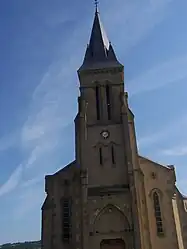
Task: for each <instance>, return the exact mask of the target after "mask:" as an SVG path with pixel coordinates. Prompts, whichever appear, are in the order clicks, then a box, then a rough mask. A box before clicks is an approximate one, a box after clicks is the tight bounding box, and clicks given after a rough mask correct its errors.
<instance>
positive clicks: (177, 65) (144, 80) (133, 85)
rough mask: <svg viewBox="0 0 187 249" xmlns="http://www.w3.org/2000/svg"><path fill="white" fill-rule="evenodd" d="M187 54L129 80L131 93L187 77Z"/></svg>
mask: <svg viewBox="0 0 187 249" xmlns="http://www.w3.org/2000/svg"><path fill="white" fill-rule="evenodd" d="M186 68H187V55H183V56H181V57H179V58H174V59H172V60H169V61H166V62H164V63H162V64H159V65H157V66H156V67H155V68H151V69H150V70H148V71H147V72H144V73H143V74H142V75H140V76H138V77H137V78H135V79H133V80H131V81H129V82H127V84H128V88H129V93H130V95H131V96H132V95H135V94H139V93H141V92H146V91H152V90H155V89H158V88H161V87H163V86H165V85H167V84H172V83H175V82H176V81H179V80H182V79H185V78H187V70H186Z"/></svg>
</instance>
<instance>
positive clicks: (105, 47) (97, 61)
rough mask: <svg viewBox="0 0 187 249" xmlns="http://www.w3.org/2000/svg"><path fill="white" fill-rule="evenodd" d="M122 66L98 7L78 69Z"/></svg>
mask: <svg viewBox="0 0 187 249" xmlns="http://www.w3.org/2000/svg"><path fill="white" fill-rule="evenodd" d="M116 66H118V67H119V66H122V65H121V64H120V63H119V62H118V60H117V58H116V55H115V52H114V49H113V47H112V45H111V43H110V42H109V40H108V37H107V35H106V33H105V30H104V28H103V25H102V23H101V20H100V16H99V12H98V9H97V8H96V11H95V18H94V22H93V27H92V32H91V36H90V41H89V44H88V46H87V49H86V53H85V57H84V61H83V64H82V66H81V67H80V69H79V71H81V70H86V69H99V68H106V67H116Z"/></svg>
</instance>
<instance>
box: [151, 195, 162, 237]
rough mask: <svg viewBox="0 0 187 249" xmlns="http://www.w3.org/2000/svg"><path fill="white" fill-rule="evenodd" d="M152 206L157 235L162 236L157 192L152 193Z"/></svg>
mask: <svg viewBox="0 0 187 249" xmlns="http://www.w3.org/2000/svg"><path fill="white" fill-rule="evenodd" d="M153 204H154V212H155V220H156V229H157V234H158V235H160V234H163V232H164V231H163V222H162V214H161V208H160V199H159V195H158V194H157V192H154V193H153Z"/></svg>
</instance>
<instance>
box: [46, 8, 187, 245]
mask: <svg viewBox="0 0 187 249" xmlns="http://www.w3.org/2000/svg"><path fill="white" fill-rule="evenodd" d="M78 76H79V81H80V97H78V113H77V116H76V117H75V144H76V146H75V147H76V153H75V154H76V156H75V160H74V161H73V162H71V163H70V164H68V165H67V166H65V167H64V168H62V169H61V170H60V171H58V172H56V173H54V174H53V175H47V176H46V178H45V191H46V194H47V195H46V199H45V201H44V204H43V206H42V248H43V249H166V248H168V249H187V199H186V198H185V197H184V196H182V194H181V193H180V192H179V190H178V189H177V187H176V185H175V184H176V176H175V169H174V166H164V165H160V164H158V163H156V162H153V161H151V160H150V159H147V158H145V157H143V156H141V155H139V153H138V148H137V141H136V133H135V125H134V115H133V113H132V111H131V110H130V107H129V105H128V94H127V92H125V89H124V88H125V86H124V66H123V65H122V64H121V63H120V62H119V61H118V59H117V57H116V54H115V51H114V49H113V47H112V44H111V43H110V42H109V41H108V39H107V36H106V33H105V32H104V29H103V26H102V24H101V21H100V16H99V13H98V11H97V9H96V12H95V18H94V23H93V28H92V32H91V37H90V42H89V44H88V46H87V49H86V53H85V57H84V60H83V64H82V66H81V67H80V68H79V70H78Z"/></svg>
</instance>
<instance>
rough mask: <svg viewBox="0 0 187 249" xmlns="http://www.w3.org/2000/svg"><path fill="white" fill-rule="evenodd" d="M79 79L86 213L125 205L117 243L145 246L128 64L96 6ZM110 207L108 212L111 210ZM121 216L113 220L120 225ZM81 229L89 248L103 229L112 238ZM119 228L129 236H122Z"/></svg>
mask: <svg viewBox="0 0 187 249" xmlns="http://www.w3.org/2000/svg"><path fill="white" fill-rule="evenodd" d="M78 76H79V81H80V97H79V99H78V102H79V108H78V114H77V117H76V119H75V130H76V132H75V134H76V161H77V163H78V164H79V166H80V169H81V172H82V175H81V176H82V178H81V184H82V188H81V191H82V207H83V209H84V210H86V211H87V212H88V213H93V212H94V211H93V210H92V207H91V206H92V205H91V203H90V202H92V201H96V202H98V208H99V206H100V209H102V208H105V207H104V206H103V205H104V203H106V205H107V207H111V210H115V208H114V207H115V206H118V204H119V203H120V204H119V205H122V206H124V205H127V207H128V212H127V214H126V215H127V217H125V215H124V217H125V220H126V221H127V222H126V225H125V223H124V224H123V225H121V226H120V225H119V224H116V232H117V231H118V232H117V233H118V238H115V239H117V240H118V239H120V238H122V237H123V236H124V241H125V243H126V244H127V245H128V246H127V248H137V249H138V248H142V247H141V238H140V220H139V218H138V202H139V201H138V192H137V189H136V181H137V179H138V177H139V176H137V174H141V170H140V168H139V165H138V154H137V145H136V137H135V130H134V120H133V118H134V116H133V114H132V112H131V111H130V109H129V107H128V96H127V93H124V66H123V65H122V64H121V63H120V62H119V61H118V59H117V57H116V54H115V52H114V49H113V46H112V44H111V42H109V40H108V38H107V35H106V33H105V31H104V28H103V25H102V23H101V20H100V15H99V12H98V9H97V8H96V11H95V17H94V22H93V27H92V31H91V37H90V41H89V44H88V45H87V49H86V52H85V57H84V60H83V64H82V65H81V67H80V68H79V69H78ZM135 171H136V172H138V173H135ZM108 198H110V200H108ZM117 200H118V201H117ZM89 206H90V208H88V207H89ZM107 207H106V210H110V208H109V209H107ZM83 209H82V212H83V213H82V217H84V211H83ZM88 209H89V210H88ZM122 209H123V208H122ZM107 212H108V211H107ZM114 212H115V211H114ZM116 212H117V211H116ZM122 213H123V211H122ZM116 215H117V214H116ZM111 217H112V216H111ZM117 217H118V218H119V216H117ZM118 218H114V217H113V218H112V219H114V222H115V220H116V222H117V219H118ZM111 222H112V221H111ZM112 223H113V222H112ZM118 225H119V226H120V227H118ZM123 226H125V228H124V227H123ZM92 228H93V227H92ZM82 229H83V230H82V232H83V234H84V236H83V237H84V239H83V248H87V247H88V245H89V243H90V242H89V241H90V239H91V240H92V242H93V243H96V242H95V239H96V237H95V238H94V235H95V236H99V235H100V237H101V238H100V239H102V231H99V229H101V230H102V229H104V230H103V231H105V230H106V231H105V233H108V235H107V236H108V237H107V236H104V237H105V239H106V237H107V238H108V239H111V236H110V230H111V231H112V224H110V227H109V226H108V225H107V227H106V228H99V227H98V228H97V229H98V230H95V229H96V228H93V231H92V232H93V234H94V235H93V234H92V232H91V234H92V237H90V238H89V235H88V234H87V233H88V230H89V229H88V226H87V225H86V224H84V222H83V225H82ZM90 229H91V228H90ZM120 229H121V230H123V229H126V230H127V231H128V232H127V233H126V234H124V233H120V232H119V230H120ZM91 230H92V229H91ZM86 234H87V235H86ZM121 236H122V237H121ZM112 239H113V238H112ZM96 240H97V239H96ZM95 248H99V247H98V245H97V246H96V247H95ZM144 248H146V247H144Z"/></svg>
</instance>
